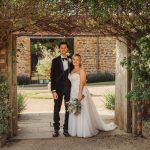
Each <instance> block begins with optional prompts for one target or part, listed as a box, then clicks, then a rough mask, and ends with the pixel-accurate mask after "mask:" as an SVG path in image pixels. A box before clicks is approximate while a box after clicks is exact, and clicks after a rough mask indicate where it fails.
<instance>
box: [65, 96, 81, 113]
mask: <svg viewBox="0 0 150 150" xmlns="http://www.w3.org/2000/svg"><path fill="white" fill-rule="evenodd" d="M66 104H67V105H68V110H67V111H68V112H69V113H74V115H76V116H77V115H79V114H80V113H81V103H80V101H79V100H78V99H77V98H74V99H73V100H72V101H69V102H66Z"/></svg>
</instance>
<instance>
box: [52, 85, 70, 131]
mask: <svg viewBox="0 0 150 150" xmlns="http://www.w3.org/2000/svg"><path fill="white" fill-rule="evenodd" d="M57 94H58V99H56V100H54V116H53V118H54V124H53V125H54V129H55V131H58V130H59V129H60V115H59V112H60V109H61V105H62V101H63V98H64V102H65V120H64V126H63V129H64V130H68V119H69V112H67V109H68V108H67V105H66V102H68V101H69V100H70V86H67V85H64V88H63V89H62V90H61V91H58V92H57Z"/></svg>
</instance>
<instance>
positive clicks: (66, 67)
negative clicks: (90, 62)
mask: <svg viewBox="0 0 150 150" xmlns="http://www.w3.org/2000/svg"><path fill="white" fill-rule="evenodd" d="M61 58H67V57H64V56H62V55H61ZM67 59H68V58H67ZM62 63H63V67H64V71H66V70H67V69H68V60H62Z"/></svg>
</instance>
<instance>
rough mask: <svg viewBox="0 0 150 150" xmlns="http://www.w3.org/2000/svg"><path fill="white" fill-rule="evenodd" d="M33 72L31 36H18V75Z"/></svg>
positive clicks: (27, 74)
mask: <svg viewBox="0 0 150 150" xmlns="http://www.w3.org/2000/svg"><path fill="white" fill-rule="evenodd" d="M30 74H31V54H30V38H29V37H27V36H21V37H18V38H17V75H26V76H29V77H30Z"/></svg>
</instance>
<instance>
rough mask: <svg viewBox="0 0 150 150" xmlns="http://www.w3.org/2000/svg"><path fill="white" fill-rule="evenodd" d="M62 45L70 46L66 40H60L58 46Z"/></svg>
mask: <svg viewBox="0 0 150 150" xmlns="http://www.w3.org/2000/svg"><path fill="white" fill-rule="evenodd" d="M61 45H67V48H68V43H67V42H65V41H63V42H60V43H59V45H58V47H59V48H60V46H61Z"/></svg>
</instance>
